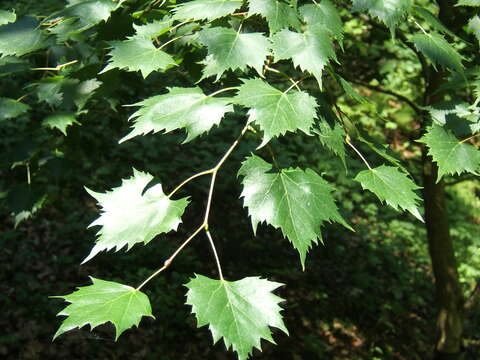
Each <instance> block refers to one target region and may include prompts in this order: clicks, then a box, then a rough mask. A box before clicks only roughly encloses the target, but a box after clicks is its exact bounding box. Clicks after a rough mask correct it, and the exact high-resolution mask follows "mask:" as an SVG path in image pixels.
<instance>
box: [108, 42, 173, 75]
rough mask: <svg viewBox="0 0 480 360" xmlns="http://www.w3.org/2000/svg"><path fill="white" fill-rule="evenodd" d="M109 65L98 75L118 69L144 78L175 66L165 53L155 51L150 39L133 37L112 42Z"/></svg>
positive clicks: (158, 50)
mask: <svg viewBox="0 0 480 360" xmlns="http://www.w3.org/2000/svg"><path fill="white" fill-rule="evenodd" d="M110 44H111V45H112V50H111V51H110V52H109V54H108V55H110V60H109V64H108V65H107V66H106V67H105V69H103V70H102V71H101V72H100V73H104V72H106V71H109V70H112V69H115V68H118V69H126V70H128V71H140V72H141V73H142V76H143V77H144V78H146V77H147V76H148V75H149V74H150V73H152V72H153V71H158V70H161V71H163V70H165V69H167V68H169V67H171V66H175V65H176V63H175V60H174V59H173V58H172V57H171V56H170V55H169V54H167V53H166V52H164V51H162V50H160V49H157V48H156V47H155V46H154V45H153V44H152V42H151V41H150V39H148V38H146V37H143V36H134V37H131V38H129V39H128V40H124V41H112V42H111V43H110Z"/></svg>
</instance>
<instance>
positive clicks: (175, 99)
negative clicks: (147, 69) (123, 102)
mask: <svg viewBox="0 0 480 360" xmlns="http://www.w3.org/2000/svg"><path fill="white" fill-rule="evenodd" d="M134 106H141V108H140V109H139V110H137V111H136V112H135V113H134V114H133V115H132V116H131V117H130V119H134V125H133V130H132V132H131V133H130V134H128V135H127V136H125V137H124V138H123V139H121V140H120V142H123V141H126V140H128V139H131V138H133V137H135V136H137V135H142V134H147V133H149V132H151V131H153V132H154V133H156V132H159V131H162V130H165V132H170V131H172V130H176V129H182V128H184V129H186V130H187V133H188V135H187V138H186V139H185V141H184V142H188V141H191V140H193V139H195V138H196V137H197V136H199V135H201V134H203V133H205V132H207V131H209V130H210V129H211V128H212V127H213V126H214V125H218V124H219V123H220V120H221V119H222V117H223V116H224V115H225V113H226V112H231V111H233V106H232V105H229V99H226V98H213V97H210V96H206V95H204V93H203V92H202V90H201V89H200V88H198V87H196V88H170V89H169V92H168V93H167V94H164V95H158V96H153V97H151V98H148V99H146V100H144V101H142V102H140V103H137V104H135V105H134Z"/></svg>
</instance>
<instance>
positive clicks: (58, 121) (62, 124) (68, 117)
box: [43, 112, 79, 136]
mask: <svg viewBox="0 0 480 360" xmlns="http://www.w3.org/2000/svg"><path fill="white" fill-rule="evenodd" d="M73 124H79V122H78V121H77V120H76V114H75V113H72V112H57V113H54V114H51V115H48V116H47V117H46V118H45V119H44V120H43V125H44V126H48V127H50V128H51V129H58V130H60V131H61V132H62V134H63V135H65V136H67V127H69V126H71V125H73Z"/></svg>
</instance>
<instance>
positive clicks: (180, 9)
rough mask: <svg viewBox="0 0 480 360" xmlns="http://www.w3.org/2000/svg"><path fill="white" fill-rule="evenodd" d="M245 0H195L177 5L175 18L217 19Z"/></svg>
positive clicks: (232, 10) (229, 12) (233, 9)
mask: <svg viewBox="0 0 480 360" xmlns="http://www.w3.org/2000/svg"><path fill="white" fill-rule="evenodd" d="M242 4H243V0H193V1H189V2H185V3H182V4H180V5H177V6H176V7H175V9H174V10H173V11H174V13H175V15H174V17H173V18H174V19H175V20H188V19H194V20H203V19H207V20H215V19H218V18H221V17H224V16H227V15H228V14H231V13H233V12H234V11H235V10H236V9H238V8H239V7H240V6H242Z"/></svg>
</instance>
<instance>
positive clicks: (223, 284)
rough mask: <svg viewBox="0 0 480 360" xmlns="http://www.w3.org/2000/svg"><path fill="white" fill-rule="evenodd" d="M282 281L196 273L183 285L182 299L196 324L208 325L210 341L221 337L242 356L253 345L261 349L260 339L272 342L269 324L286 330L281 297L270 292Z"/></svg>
mask: <svg viewBox="0 0 480 360" xmlns="http://www.w3.org/2000/svg"><path fill="white" fill-rule="evenodd" d="M282 285H283V284H280V283H277V282H272V281H268V280H265V279H260V278H259V277H248V278H244V279H242V280H238V281H225V280H215V279H210V278H208V277H205V276H202V275H196V277H195V278H193V279H191V280H190V282H189V283H188V284H186V285H185V286H186V287H187V288H188V292H187V302H186V303H187V305H191V306H192V312H193V313H194V314H195V316H196V318H197V326H198V327H201V326H204V325H209V329H210V331H211V333H212V336H213V341H214V343H216V342H217V341H218V340H220V339H221V338H223V341H224V343H225V346H226V347H227V349H229V348H230V347H232V349H233V351H235V352H237V356H238V359H239V360H245V359H247V358H248V357H249V355H250V354H251V352H252V350H253V348H257V349H259V350H261V348H260V341H261V340H262V339H265V340H268V341H270V342H272V343H274V341H273V339H272V334H271V331H270V329H269V326H271V327H276V328H278V329H280V330H282V331H283V332H285V333H286V334H288V331H287V329H286V327H285V325H284V323H283V320H282V316H281V314H280V311H281V310H282V309H281V308H280V306H279V305H278V304H279V303H280V302H281V301H283V299H281V298H280V297H278V296H276V295H274V294H273V293H272V291H273V290H275V289H277V288H278V287H279V286H282Z"/></svg>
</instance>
